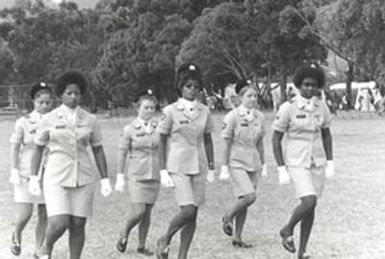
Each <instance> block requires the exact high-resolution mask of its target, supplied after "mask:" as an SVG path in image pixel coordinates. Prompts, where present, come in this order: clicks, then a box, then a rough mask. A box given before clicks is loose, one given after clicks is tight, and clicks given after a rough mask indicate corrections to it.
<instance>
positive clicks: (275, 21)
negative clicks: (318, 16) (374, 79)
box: [177, 0, 327, 97]
mask: <svg viewBox="0 0 385 259" xmlns="http://www.w3.org/2000/svg"><path fill="white" fill-rule="evenodd" d="M246 2H247V1H246ZM245 6H246V7H247V8H245ZM290 6H292V1H288V0H286V1H285V0H280V1H267V0H266V1H263V0H261V1H259V2H258V3H255V4H253V7H254V9H255V10H254V11H252V8H250V3H249V5H245V3H244V2H243V1H240V3H223V4H220V5H218V6H216V7H215V8H213V9H206V11H205V12H204V13H203V15H202V16H201V17H199V18H198V19H197V20H196V21H195V24H194V29H193V31H192V32H191V35H190V37H189V38H188V39H187V40H186V41H185V42H184V43H183V45H182V49H181V51H180V53H179V55H178V57H177V62H178V63H181V62H185V61H195V62H196V63H198V64H200V65H201V66H202V68H203V71H205V76H206V77H215V76H212V75H211V74H212V73H215V74H216V75H229V74H232V75H234V76H235V77H236V78H238V79H244V78H251V77H263V76H266V75H268V76H269V77H270V76H275V77H277V76H279V77H280V78H281V79H282V84H281V86H282V92H283V93H284V92H285V91H284V90H285V86H286V78H287V76H288V75H290V74H291V73H293V72H294V69H296V68H297V67H298V66H299V65H301V64H302V63H303V62H322V61H323V60H324V59H325V58H326V54H327V52H326V51H325V49H324V48H323V47H322V46H321V45H320V44H319V43H318V42H315V41H313V40H309V39H307V38H304V37H301V35H300V32H301V29H302V28H303V26H305V25H306V24H305V23H304V22H303V21H301V20H300V19H298V17H297V16H296V15H295V14H294V13H291V12H289V7H290ZM282 96H283V97H284V95H282Z"/></svg>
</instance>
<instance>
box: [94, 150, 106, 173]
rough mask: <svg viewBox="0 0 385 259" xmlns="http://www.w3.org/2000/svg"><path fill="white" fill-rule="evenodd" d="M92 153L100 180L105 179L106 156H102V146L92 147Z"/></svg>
mask: <svg viewBox="0 0 385 259" xmlns="http://www.w3.org/2000/svg"><path fill="white" fill-rule="evenodd" d="M92 152H93V153H94V156H95V162H96V166H97V168H98V170H99V173H100V176H101V178H102V179H103V178H107V177H108V173H107V161H106V155H105V154H104V149H103V146H102V145H99V146H95V147H92Z"/></svg>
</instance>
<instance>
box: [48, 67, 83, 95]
mask: <svg viewBox="0 0 385 259" xmlns="http://www.w3.org/2000/svg"><path fill="white" fill-rule="evenodd" d="M71 84H75V85H77V86H78V87H79V90H80V93H81V95H84V94H85V93H86V91H87V88H88V80H87V78H86V77H85V76H84V75H83V74H82V73H81V72H80V71H77V70H68V71H66V72H64V73H63V74H61V75H59V76H58V77H57V78H56V88H55V93H56V94H57V96H61V95H62V94H63V92H64V91H65V89H66V87H67V86H68V85H71Z"/></svg>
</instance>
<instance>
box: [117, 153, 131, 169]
mask: <svg viewBox="0 0 385 259" xmlns="http://www.w3.org/2000/svg"><path fill="white" fill-rule="evenodd" d="M127 153H128V150H127V149H123V148H119V151H118V165H117V172H118V174H124V168H125V166H126V157H127Z"/></svg>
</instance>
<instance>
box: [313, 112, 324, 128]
mask: <svg viewBox="0 0 385 259" xmlns="http://www.w3.org/2000/svg"><path fill="white" fill-rule="evenodd" d="M324 120H325V117H324V115H323V114H322V113H315V114H314V115H313V121H314V124H315V126H316V128H321V126H322V124H323V123H324Z"/></svg>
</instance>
